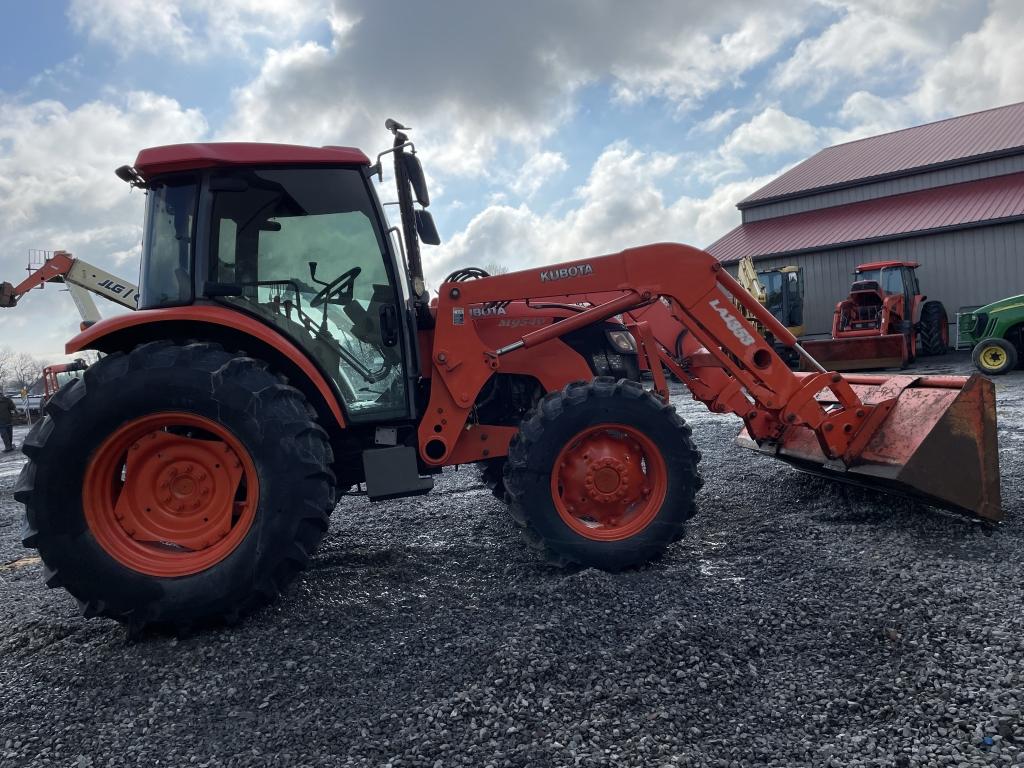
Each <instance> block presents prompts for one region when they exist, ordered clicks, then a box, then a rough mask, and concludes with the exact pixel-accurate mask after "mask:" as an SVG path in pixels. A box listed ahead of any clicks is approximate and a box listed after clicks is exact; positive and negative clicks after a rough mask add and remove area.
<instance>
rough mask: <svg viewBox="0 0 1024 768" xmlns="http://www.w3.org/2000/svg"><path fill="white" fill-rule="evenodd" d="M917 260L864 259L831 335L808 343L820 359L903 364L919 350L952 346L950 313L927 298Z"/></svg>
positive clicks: (844, 366)
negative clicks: (948, 314)
mask: <svg viewBox="0 0 1024 768" xmlns="http://www.w3.org/2000/svg"><path fill="white" fill-rule="evenodd" d="M919 266H920V264H918V263H917V262H915V261H877V262H873V263H871V264H861V265H860V266H859V267H857V270H856V272H855V273H854V282H853V285H852V286H851V287H850V294H849V296H847V297H846V298H845V299H843V300H842V301H840V302H839V303H838V304H836V310H835V313H834V314H833V316H832V340H831V341H809V342H807V343H806V344H805V345H804V346H805V348H806V349H807V351H808V352H810V353H811V355H812V356H813V357H814V358H815V359H816V360H818V361H819V362H821V363H823V364H826V365H828V366H829V367H830V368H833V369H835V370H839V371H856V370H863V369H869V368H904V367H905V366H906V365H907V364H908V363H911V362H913V361H914V358H915V357H916V355H917V349H918V342H920V349H921V353H922V354H925V355H943V354H945V353H946V352H947V351H948V350H949V319H948V317H947V315H946V309H945V307H943V306H942V302H939V301H927V300H926V299H927V298H928V297H927V296H923V295H922V294H921V289H920V287H919V286H918V282H917V272H916V270H917V268H918V267H919Z"/></svg>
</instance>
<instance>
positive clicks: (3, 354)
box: [0, 347, 14, 392]
mask: <svg viewBox="0 0 1024 768" xmlns="http://www.w3.org/2000/svg"><path fill="white" fill-rule="evenodd" d="M13 361H14V352H13V350H12V349H11V348H10V347H0V392H3V389H4V387H5V386H6V384H7V380H8V379H9V378H10V377H11V376H12V374H13V371H12V368H13Z"/></svg>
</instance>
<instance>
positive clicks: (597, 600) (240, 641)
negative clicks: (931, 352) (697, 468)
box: [0, 356, 1024, 768]
mask: <svg viewBox="0 0 1024 768" xmlns="http://www.w3.org/2000/svg"><path fill="white" fill-rule="evenodd" d="M943 362H944V365H943V366H941V367H940V368H939V369H937V370H941V371H943V372H968V363H967V361H966V359H965V358H964V357H963V356H956V357H950V358H944V359H943ZM922 370H923V369H922ZM997 388H998V397H999V434H1000V446H1001V464H1002V476H1003V498H1004V504H1005V507H1006V510H1007V512H1008V514H1009V521H1008V522H1007V523H1006V524H1004V525H1003V526H1002V527H1001V528H1000V529H998V530H997V531H995V532H994V534H992V535H986V534H985V532H984V531H983V529H982V528H981V527H980V526H977V525H974V524H971V523H968V522H965V521H962V520H960V519H956V518H953V517H949V516H945V515H941V514H938V513H936V512H934V511H933V510H929V509H927V508H925V507H922V506H920V505H917V504H912V503H909V502H906V501H904V500H900V499H896V498H893V497H887V496H882V495H878V494H871V493H868V492H865V491H857V490H846V489H844V488H842V487H841V486H837V485H834V484H831V483H827V482H825V481H822V480H818V479H815V478H810V477H806V476H803V475H800V474H799V473H796V472H794V471H792V470H790V469H789V468H787V467H785V466H784V465H782V464H778V463H776V462H773V461H771V460H769V459H766V458H762V457H758V456H756V455H753V454H750V453H748V452H746V451H743V450H741V449H739V448H736V447H734V446H733V444H732V437H733V436H734V434H735V432H736V429H737V422H736V421H734V420H733V419H731V418H726V417H719V416H712V415H710V414H708V413H707V411H706V410H704V408H703V406H701V405H699V404H696V403H693V402H692V401H691V400H690V399H689V398H688V396H685V395H684V394H683V393H682V391H681V390H680V391H679V392H678V394H677V396H676V397H675V398H674V400H675V402H676V405H677V407H678V408H679V410H680V412H681V413H682V415H683V416H684V417H685V418H686V419H687V420H689V421H690V422H691V424H692V425H693V427H694V438H695V440H696V441H697V443H698V445H699V446H700V448H701V449H702V451H703V453H704V461H703V463H702V467H703V471H704V475H705V477H706V479H707V484H706V485H705V487H704V489H703V490H702V491H701V493H700V495H699V496H698V503H699V506H700V509H701V514H700V515H699V516H698V518H696V520H695V521H694V524H693V526H692V527H691V530H690V534H689V536H688V537H687V539H685V540H684V541H683V542H681V543H680V544H678V545H676V546H675V547H673V548H672V549H671V550H670V552H669V554H668V556H667V557H666V558H665V559H664V560H663V561H661V562H659V563H658V564H656V565H654V566H651V567H649V568H646V569H644V570H642V571H639V572H634V573H628V574H624V575H619V576H610V575H606V574H603V573H599V572H595V571H584V572H581V573H577V574H574V575H565V574H561V573H557V572H554V571H551V570H548V569H546V568H545V567H543V566H542V565H541V564H540V563H539V562H538V561H537V560H536V558H535V557H534V556H533V554H532V552H531V551H530V550H529V549H528V548H527V547H526V546H524V545H522V544H520V543H519V541H518V540H517V538H516V535H515V534H514V532H513V530H512V528H511V525H510V523H509V522H508V521H507V520H506V517H505V514H504V510H503V508H502V506H501V505H500V504H499V503H498V502H496V501H495V500H493V499H492V497H491V495H490V493H489V492H488V491H487V490H486V489H485V488H484V487H483V486H482V485H481V483H480V482H479V479H478V475H477V473H476V471H475V470H474V469H464V470H462V471H458V472H454V471H453V472H450V473H445V475H444V476H443V477H442V478H441V479H440V481H439V483H438V485H439V487H438V488H437V489H435V492H434V494H433V495H431V496H429V497H425V498H420V499H411V500H409V499H407V500H401V501H397V502H390V503H382V504H377V505H373V506H371V505H369V504H367V502H366V501H365V499H362V498H358V497H356V498H352V497H349V498H346V499H344V500H343V502H342V504H341V506H340V507H339V509H338V510H337V511H336V512H335V515H334V518H333V521H332V524H331V533H330V535H329V538H328V539H327V540H326V542H325V544H324V546H323V547H322V548H321V550H320V553H319V555H318V556H317V558H316V559H315V561H314V563H313V564H312V568H311V569H310V571H309V572H308V573H307V574H306V575H305V577H304V578H303V579H302V580H301V581H300V582H299V583H297V584H296V585H295V587H294V588H293V589H292V590H291V591H290V593H289V594H288V595H287V596H286V598H285V599H284V600H282V601H279V602H278V603H277V604H276V605H274V606H272V607H271V608H269V609H267V610H264V611H263V612H261V613H260V614H258V615H256V616H254V617H252V618H250V619H249V620H248V621H246V622H245V623H243V624H242V625H241V626H240V627H237V628H235V629H232V630H224V631H214V632H206V633H203V634H199V635H196V636H193V637H189V638H187V639H182V640H178V639H173V638H167V637H159V636H156V637H147V638H145V639H143V640H142V641H140V642H137V643H131V644H129V643H126V641H125V633H124V630H123V629H121V628H120V627H119V626H118V625H116V624H114V623H111V622H109V621H106V620H85V619H82V618H81V617H80V616H79V614H78V608H77V606H76V605H75V603H74V601H73V600H72V599H71V598H70V597H69V596H68V595H67V594H66V593H65V592H63V591H61V590H53V591H51V590H47V589H45V588H44V587H43V585H42V583H41V581H40V572H41V567H40V565H39V562H38V561H37V560H36V559H34V558H33V557H31V556H30V555H33V554H34V552H32V551H30V550H23V549H22V548H21V546H20V544H19V543H18V539H19V532H20V528H21V508H20V505H17V504H15V503H14V502H13V500H12V497H11V492H12V488H13V485H14V482H15V480H16V478H17V473H18V471H19V469H20V467H21V464H22V462H23V458H22V457H21V455H20V454H0V456H3V457H4V458H3V459H2V460H0V687H2V690H0V694H2V696H0V765H4V766H8V765H10V766H15V765H17V766H22V765H59V766H73V767H74V768H84V767H86V766H123V765H145V766H156V765H175V766H177V765H200V766H205V765H239V766H241V765H245V766H249V765H258V766H263V765H265V766H284V765H304V766H347V765H353V766H378V765H392V766H428V767H429V768H441V767H442V766H454V765H468V766H478V767H480V768H482V767H483V766H487V765H493V766H495V767H497V766H575V765H581V766H596V765H616V766H618V765H636V766H641V765H643V766H665V765H682V766H754V765H779V766H854V765H864V766H914V765H920V766H933V765H1024V720H1022V709H1024V664H1022V659H1024V614H1022V611H1021V606H1022V597H1024V586H1022V579H1021V571H1022V569H1021V563H1022V559H1024V504H1022V502H1021V496H1022V491H1024V471H1022V470H1024V371H1018V372H1016V373H1014V374H1011V375H1008V376H1005V377H1003V378H1001V379H999V380H998V381H997ZM23 434H24V430H21V434H19V435H18V437H17V440H18V441H19V442H20V440H21V437H22V436H23ZM943 469H944V470H945V471H955V467H947V468H943Z"/></svg>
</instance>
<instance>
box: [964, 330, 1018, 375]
mask: <svg viewBox="0 0 1024 768" xmlns="http://www.w3.org/2000/svg"><path fill="white" fill-rule="evenodd" d="M971 359H972V360H973V361H974V365H975V367H976V368H977V369H978V370H979V371H981V372H982V373H984V374H986V375H988V376H1001V375H1002V374H1004V373H1006V372H1007V371H1012V370H1013V369H1014V368H1016V367H1017V362H1018V356H1017V348H1016V347H1015V346H1013V344H1011V343H1010V342H1009V341H1007V340H1006V339H997V338H990V339H982V340H981V341H979V342H978V343H977V344H976V345H975V346H974V351H973V352H971Z"/></svg>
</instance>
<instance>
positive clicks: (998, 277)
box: [708, 102, 1024, 338]
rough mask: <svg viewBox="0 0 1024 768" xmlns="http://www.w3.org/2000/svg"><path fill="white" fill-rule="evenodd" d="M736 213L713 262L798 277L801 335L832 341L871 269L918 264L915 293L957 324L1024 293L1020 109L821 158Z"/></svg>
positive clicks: (832, 150) (1023, 120)
mask: <svg viewBox="0 0 1024 768" xmlns="http://www.w3.org/2000/svg"><path fill="white" fill-rule="evenodd" d="M737 207H738V208H739V209H740V211H741V213H742V217H743V223H742V224H741V225H740V226H738V227H736V228H735V229H734V230H732V231H731V232H729V233H728V234H727V235H725V236H724V237H722V238H720V239H719V240H717V241H716V242H714V243H713V244H712V245H711V246H709V247H708V251H709V252H710V253H711V254H713V255H714V256H715V257H717V258H718V259H719V260H720V261H722V262H723V263H725V264H728V263H729V262H736V261H737V260H739V259H741V258H743V257H744V256H750V257H751V258H752V259H753V260H754V262H755V265H756V266H757V268H758V269H759V270H761V269H765V268H768V267H776V266H784V265H790V264H792V265H797V266H800V267H802V268H803V271H804V284H805V297H804V324H805V327H806V334H807V335H816V334H827V333H829V332H830V329H831V325H832V312H833V310H834V308H835V305H836V302H837V301H839V300H840V299H841V298H842V297H844V296H845V295H846V293H847V291H848V289H849V287H850V282H851V279H852V274H853V270H854V268H855V267H856V266H857V265H858V264H863V263H865V262H872V261H886V260H908V261H917V262H920V264H921V268H920V269H919V270H918V277H919V279H920V282H921V289H922V291H923V292H924V293H925V294H927V296H928V298H929V299H937V300H939V301H941V302H942V303H943V304H944V305H945V306H946V311H947V312H948V314H949V320H950V323H953V322H955V313H956V311H957V310H958V309H959V308H960V307H964V306H977V305H981V304H987V303H988V302H990V301H993V300H995V299H998V298H1001V297H1003V296H1008V295H1011V294H1014V293H1022V292H1024V102H1022V103H1020V104H1011V105H1009V106H1005V107H999V108H997V109H990V110H986V111H984V112H976V113H974V114H970V115H963V116H961V117H954V118H950V119H948V120H941V121H939V122H936V123H929V124H927V125H920V126H916V127H914V128H907V129H905V130H902V131H895V132H893V133H886V134H882V135H881V136H873V137H871V138H867V139H860V140H859V141H853V142H850V143H847V144H839V145H836V146H834V147H828V148H827V149H823V150H821V151H820V152H818V154H816V155H814V156H813V157H811V158H809V159H807V160H805V161H803V162H802V163H800V164H799V165H797V166H796V167H794V168H792V169H791V170H789V171H787V172H786V173H784V174H782V176H780V177H778V178H777V179H775V180H774V181H772V182H770V183H769V184H767V185H766V186H764V187H762V188H761V189H759V190H757V191H756V192H754V193H753V194H752V195H750V196H749V197H747V198H745V199H744V200H742V201H740V203H739V204H738V205H737ZM951 330H952V329H951ZM951 338H952V333H951Z"/></svg>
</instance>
